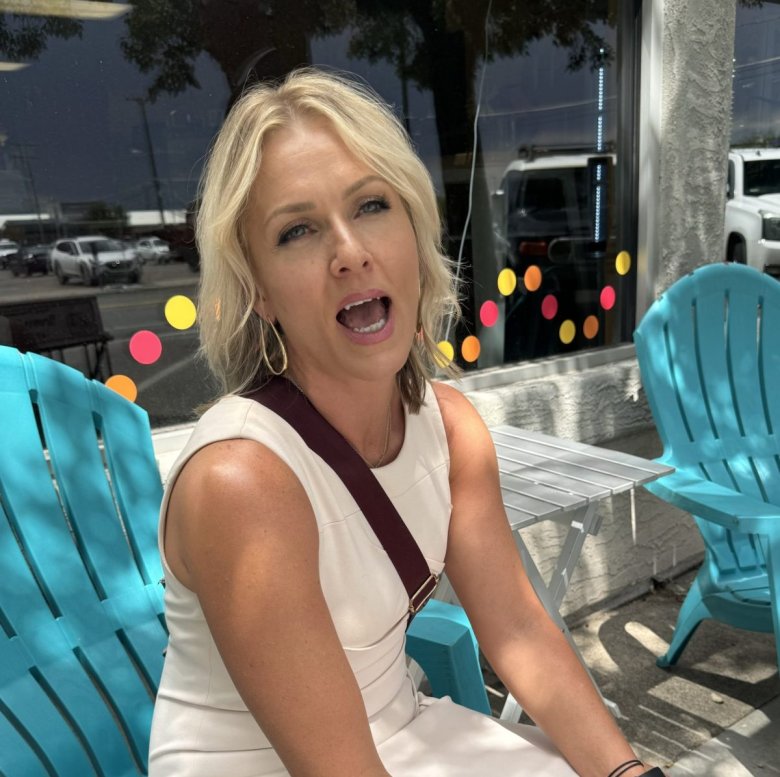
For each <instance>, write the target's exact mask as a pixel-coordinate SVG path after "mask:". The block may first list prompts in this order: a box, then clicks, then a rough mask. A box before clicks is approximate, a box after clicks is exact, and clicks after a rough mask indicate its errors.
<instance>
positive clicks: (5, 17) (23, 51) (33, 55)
mask: <svg viewBox="0 0 780 777" xmlns="http://www.w3.org/2000/svg"><path fill="white" fill-rule="evenodd" d="M81 29H82V28H81V22H79V21H76V20H74V19H64V18H59V17H56V16H21V15H18V14H10V13H4V14H0V57H2V59H5V60H7V61H9V62H29V61H30V60H35V59H38V57H40V55H41V54H42V53H43V52H44V51H46V45H47V43H48V41H49V38H59V39H68V38H74V37H79V38H80V37H81Z"/></svg>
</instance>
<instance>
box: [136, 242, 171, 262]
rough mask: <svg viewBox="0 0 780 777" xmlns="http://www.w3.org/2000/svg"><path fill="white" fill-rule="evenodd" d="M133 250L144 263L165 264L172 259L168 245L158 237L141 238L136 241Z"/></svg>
mask: <svg viewBox="0 0 780 777" xmlns="http://www.w3.org/2000/svg"><path fill="white" fill-rule="evenodd" d="M135 249H136V251H137V252H138V256H140V257H141V261H144V262H156V263H157V264H166V263H167V262H170V261H171V259H172V258H173V255H172V254H171V247H170V245H169V244H168V243H166V242H165V241H164V240H161V239H160V238H159V237H142V238H141V239H140V240H138V241H136V244H135Z"/></svg>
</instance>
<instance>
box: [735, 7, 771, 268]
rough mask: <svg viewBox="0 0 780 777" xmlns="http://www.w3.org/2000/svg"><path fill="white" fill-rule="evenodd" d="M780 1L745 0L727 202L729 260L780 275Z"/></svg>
mask: <svg viewBox="0 0 780 777" xmlns="http://www.w3.org/2000/svg"><path fill="white" fill-rule="evenodd" d="M778 51H780V6H778V4H777V3H774V2H761V1H760V0H740V3H739V4H738V6H737V19H736V32H735V37H734V79H733V84H734V92H733V94H734V101H733V113H732V124H731V150H730V152H729V162H728V189H727V201H726V220H725V227H726V230H725V231H726V257H725V258H726V259H728V260H730V261H734V262H741V263H745V264H748V265H750V266H751V267H755V268H756V269H757V270H760V271H761V272H768V273H770V274H771V275H774V276H775V277H777V278H780V130H779V129H778V127H780V57H778V55H777V52H778Z"/></svg>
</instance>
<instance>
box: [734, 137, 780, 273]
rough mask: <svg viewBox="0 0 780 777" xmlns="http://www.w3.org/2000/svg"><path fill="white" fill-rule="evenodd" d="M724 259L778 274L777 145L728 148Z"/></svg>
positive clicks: (779, 199) (779, 183)
mask: <svg viewBox="0 0 780 777" xmlns="http://www.w3.org/2000/svg"><path fill="white" fill-rule="evenodd" d="M726 261H729V262H739V263H741V264H748V265H750V266H751V267H755V268H756V269H757V270H760V271H761V272H766V273H768V274H770V275H773V276H774V277H775V278H780V148H737V149H732V150H731V151H730V152H729V170H728V192H727V200H726Z"/></svg>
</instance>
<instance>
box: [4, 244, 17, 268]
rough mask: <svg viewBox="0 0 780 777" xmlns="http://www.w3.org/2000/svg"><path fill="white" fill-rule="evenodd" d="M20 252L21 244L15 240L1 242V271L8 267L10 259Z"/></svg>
mask: <svg viewBox="0 0 780 777" xmlns="http://www.w3.org/2000/svg"><path fill="white" fill-rule="evenodd" d="M18 250H19V243H14V241H13V240H0V270H5V268H6V267H7V266H8V257H9V256H10V255H11V254H15V253H16V252H17V251H18Z"/></svg>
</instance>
